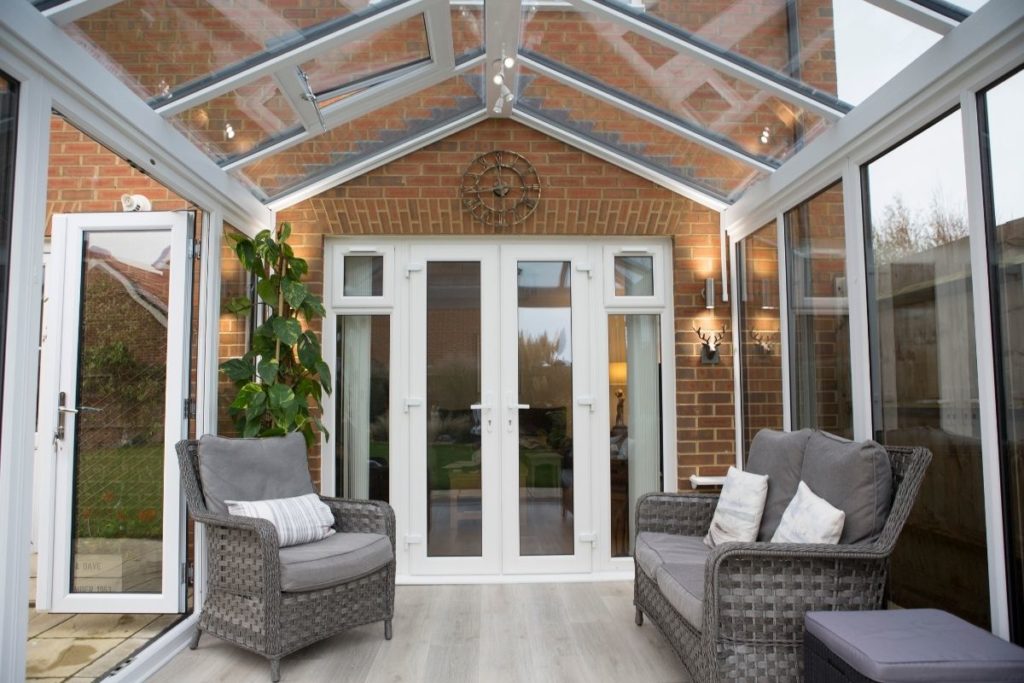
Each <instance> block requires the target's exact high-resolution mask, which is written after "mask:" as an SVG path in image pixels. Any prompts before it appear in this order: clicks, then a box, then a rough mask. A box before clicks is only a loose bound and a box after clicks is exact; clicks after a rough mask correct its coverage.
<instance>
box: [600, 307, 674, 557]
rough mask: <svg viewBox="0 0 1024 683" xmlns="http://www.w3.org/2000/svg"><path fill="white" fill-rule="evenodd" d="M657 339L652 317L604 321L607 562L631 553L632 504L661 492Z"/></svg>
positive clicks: (611, 317) (655, 320) (656, 324)
mask: <svg viewBox="0 0 1024 683" xmlns="http://www.w3.org/2000/svg"><path fill="white" fill-rule="evenodd" d="M660 338H661V333H660V325H659V320H658V316H656V315H639V314H636V315H609V316H608V389H609V391H610V396H609V397H608V405H610V406H613V409H612V410H611V411H610V415H609V417H610V419H611V423H612V424H611V431H610V437H609V441H610V447H611V453H610V456H611V511H612V515H611V525H612V528H611V539H612V543H611V545H612V557H626V556H628V555H630V554H632V540H633V539H634V538H636V501H637V499H638V498H639V497H640V496H641V495H642V494H644V493H650V492H651V491H660V490H661V477H662V471H661V462H662V461H661V344H660V343H659V341H658V340H659V339H660Z"/></svg>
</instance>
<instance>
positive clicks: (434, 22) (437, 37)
mask: <svg viewBox="0 0 1024 683" xmlns="http://www.w3.org/2000/svg"><path fill="white" fill-rule="evenodd" d="M423 20H424V24H425V29H426V31H427V46H428V50H429V54H430V59H431V60H432V61H433V62H434V64H437V65H438V66H440V67H441V68H443V69H453V68H455V39H454V37H453V36H452V15H451V6H450V5H449V4H448V0H429V2H428V4H427V11H426V12H425V13H424V15H423Z"/></svg>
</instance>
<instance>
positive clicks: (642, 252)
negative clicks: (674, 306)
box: [602, 240, 671, 309]
mask: <svg viewBox="0 0 1024 683" xmlns="http://www.w3.org/2000/svg"><path fill="white" fill-rule="evenodd" d="M665 251H666V250H665V248H664V242H657V241H651V240H643V241H637V242H635V243H633V242H623V243H621V244H612V245H606V246H605V247H604V249H603V254H602V259H603V261H604V264H603V265H604V271H603V272H604V273H606V274H607V277H605V278H604V305H605V307H606V308H609V309H615V308H622V309H636V308H643V307H645V306H647V307H652V308H661V307H662V306H664V305H665V291H666V289H667V288H670V287H671V283H670V284H669V285H666V283H665V277H664V272H665ZM669 253H670V254H671V250H669ZM631 256H640V257H647V258H650V259H651V268H652V275H651V280H652V282H653V293H652V294H650V295H647V296H644V295H628V294H616V293H615V259H616V258H618V257H631Z"/></svg>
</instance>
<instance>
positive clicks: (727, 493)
mask: <svg viewBox="0 0 1024 683" xmlns="http://www.w3.org/2000/svg"><path fill="white" fill-rule="evenodd" d="M767 497H768V475H765V474H751V473H750V472H742V471H740V470H738V469H736V468H735V467H730V468H729V472H728V473H727V474H726V475H725V485H724V486H723V487H722V494H721V495H720V496H719V497H718V506H717V507H715V516H714V517H712V518H711V528H710V529H709V530H708V535H707V536H705V537H704V543H705V545H707V546H708V547H709V548H714V547H715V546H716V545H718V544H719V543H727V542H729V541H738V542H740V543H749V542H751V541H755V540H757V530H758V529H759V528H760V526H761V515H763V514H764V501H765V499H767Z"/></svg>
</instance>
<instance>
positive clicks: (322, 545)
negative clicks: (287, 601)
mask: <svg viewBox="0 0 1024 683" xmlns="http://www.w3.org/2000/svg"><path fill="white" fill-rule="evenodd" d="M280 557H281V590H282V591H284V592H286V593H300V592H303V591H311V590H318V589H320V588H328V587H330V586H334V585H337V584H339V583H344V582H345V581H348V580H349V579H354V578H356V577H358V576H362V575H363V574H368V573H370V572H372V571H374V570H377V569H380V568H381V567H383V566H384V565H386V564H387V563H388V562H390V561H391V560H392V558H394V553H393V552H392V550H391V541H389V540H388V537H387V536H383V535H381V534H349V533H339V534H334V535H333V536H329V537H327V538H325V539H324V540H322V541H317V542H315V543H306V544H303V545H293V546H291V547H289V548H281V550H280Z"/></svg>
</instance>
